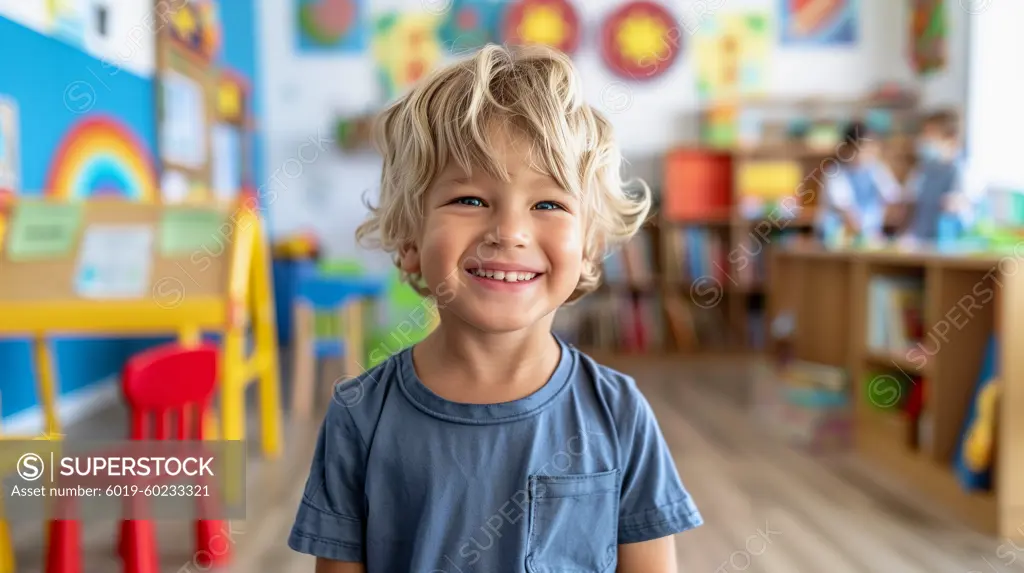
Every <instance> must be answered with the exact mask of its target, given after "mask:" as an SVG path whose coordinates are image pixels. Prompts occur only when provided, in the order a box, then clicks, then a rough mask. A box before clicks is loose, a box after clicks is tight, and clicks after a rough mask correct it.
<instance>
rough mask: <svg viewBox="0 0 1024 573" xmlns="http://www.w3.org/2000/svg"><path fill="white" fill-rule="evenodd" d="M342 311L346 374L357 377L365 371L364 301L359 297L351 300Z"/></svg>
mask: <svg viewBox="0 0 1024 573" xmlns="http://www.w3.org/2000/svg"><path fill="white" fill-rule="evenodd" d="M341 313H342V315H341V319H342V321H343V322H342V324H344V325H345V329H344V332H345V334H344V338H343V340H344V344H345V376H348V377H352V378H355V377H357V376H359V375H360V374H362V373H363V372H362V369H363V367H362V361H363V301H362V300H361V299H358V298H356V299H353V300H351V301H349V303H348V304H346V305H345V307H344V308H342V310H341Z"/></svg>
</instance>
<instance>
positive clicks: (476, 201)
mask: <svg viewBox="0 0 1024 573" xmlns="http://www.w3.org/2000/svg"><path fill="white" fill-rule="evenodd" d="M454 203H458V204H460V205H467V206H469V207H483V206H484V201H483V199H480V198H479V197H459V198H458V199H456V200H455V201H454Z"/></svg>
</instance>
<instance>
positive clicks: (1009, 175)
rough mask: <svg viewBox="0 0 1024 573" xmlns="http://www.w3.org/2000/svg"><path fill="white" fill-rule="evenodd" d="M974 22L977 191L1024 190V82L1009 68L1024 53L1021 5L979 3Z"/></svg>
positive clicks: (971, 143)
mask: <svg viewBox="0 0 1024 573" xmlns="http://www.w3.org/2000/svg"><path fill="white" fill-rule="evenodd" d="M975 4H977V5H978V7H979V8H984V9H979V10H978V11H977V13H976V14H973V15H972V16H971V18H970V20H971V22H970V23H971V26H972V33H971V46H972V50H971V55H970V62H971V70H970V74H971V91H970V95H971V97H970V105H969V106H968V116H967V121H968V123H967V125H968V133H967V135H968V142H967V143H968V149H969V161H970V165H971V174H972V176H973V179H974V181H973V183H974V184H975V185H982V186H985V185H992V186H995V187H1001V188H1008V189H1024V162H1022V161H1021V160H1020V142H1021V140H1022V139H1024V106H1022V105H1021V97H1020V96H1021V93H1024V76H1022V75H1021V74H1020V73H1017V72H1016V70H1013V69H1012V67H1011V66H1009V63H1010V62H1012V61H1013V60H1014V59H1015V58H1016V57H1017V54H1020V53H1022V50H1024V34H1021V30H1020V26H1017V25H1016V24H1018V23H1019V22H1021V21H1022V19H1024V3H1022V2H991V3H988V4H986V3H984V2H976V3H975Z"/></svg>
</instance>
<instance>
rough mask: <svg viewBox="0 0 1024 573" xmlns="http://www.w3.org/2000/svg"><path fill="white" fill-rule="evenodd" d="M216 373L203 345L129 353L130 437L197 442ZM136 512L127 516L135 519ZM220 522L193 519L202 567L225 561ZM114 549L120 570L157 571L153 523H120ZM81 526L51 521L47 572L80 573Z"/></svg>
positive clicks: (213, 352)
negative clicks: (215, 543) (217, 541)
mask: <svg viewBox="0 0 1024 573" xmlns="http://www.w3.org/2000/svg"><path fill="white" fill-rule="evenodd" d="M217 374H218V349H217V347H216V346H214V345H209V344H203V345H200V346H196V347H188V348H186V347H184V346H181V345H179V344H177V343H172V344H165V345H161V346H159V347H156V348H153V349H150V350H148V351H145V352H142V353H140V354H138V355H136V356H134V357H132V358H131V359H130V360H129V361H128V363H127V364H126V365H125V367H124V370H123V373H122V378H121V382H122V388H123V393H124V398H125V401H126V403H127V405H128V408H129V410H130V412H131V430H130V438H131V439H133V440H202V439H203V437H204V436H203V420H204V419H205V417H206V414H207V411H208V410H209V408H210V405H211V402H212V399H213V394H214V390H215V389H216V384H217ZM138 513H139V512H138V511H133V513H132V515H133V516H135V517H137V516H138ZM223 529H224V528H223V526H222V523H221V522H220V521H216V520H205V519H200V520H197V522H196V558H197V560H199V561H201V562H200V565H202V566H203V567H213V566H216V565H221V564H224V563H226V562H227V561H229V560H230V555H229V551H227V550H225V549H224V548H223V546H222V545H223V544H221V547H219V548H218V549H217V550H214V548H213V541H214V539H216V532H218V531H222V530H223ZM118 553H119V554H120V555H121V558H122V560H123V562H124V568H123V571H124V573H159V571H160V565H159V553H158V551H157V546H156V531H155V528H154V524H153V522H152V521H149V520H144V519H125V520H123V521H122V522H121V530H120V539H119V542H118ZM81 563H82V558H81V543H80V529H79V525H78V522H77V521H76V520H68V519H65V520H53V521H51V522H50V543H49V550H48V555H47V563H46V573H81V571H82V567H81Z"/></svg>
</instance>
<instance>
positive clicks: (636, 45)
mask: <svg viewBox="0 0 1024 573" xmlns="http://www.w3.org/2000/svg"><path fill="white" fill-rule="evenodd" d="M682 36H683V35H682V34H681V33H680V27H679V25H678V24H677V23H676V21H675V18H674V17H673V16H672V13H671V12H669V11H668V10H667V9H666V8H665V7H664V6H662V5H660V4H657V3H655V2H648V1H646V0H640V1H635V2H628V3H626V4H623V5H622V6H621V7H619V8H618V9H617V10H615V11H614V12H612V13H611V14H610V15H609V16H608V17H607V18H606V19H605V21H604V25H603V30H602V34H601V54H602V56H604V61H605V64H607V65H608V67H609V68H610V69H611V70H612V72H614V73H615V74H617V75H618V76H620V77H623V78H628V79H631V80H636V81H642V80H647V79H653V78H656V77H658V76H660V75H662V74H663V73H665V71H666V70H668V69H669V68H670V67H672V64H673V63H674V62H675V60H676V58H677V56H678V55H679V52H680V49H681V48H682V41H683V38H682Z"/></svg>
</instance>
